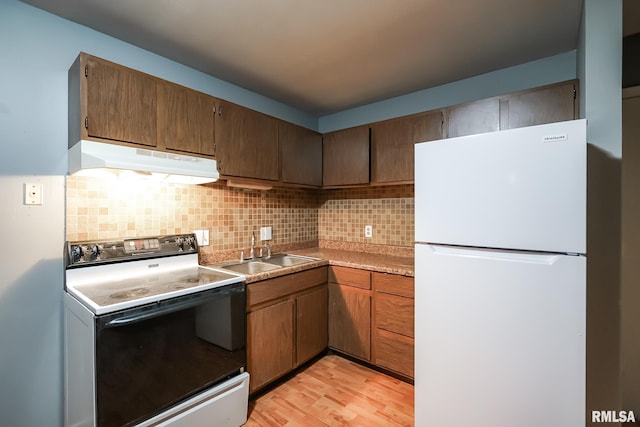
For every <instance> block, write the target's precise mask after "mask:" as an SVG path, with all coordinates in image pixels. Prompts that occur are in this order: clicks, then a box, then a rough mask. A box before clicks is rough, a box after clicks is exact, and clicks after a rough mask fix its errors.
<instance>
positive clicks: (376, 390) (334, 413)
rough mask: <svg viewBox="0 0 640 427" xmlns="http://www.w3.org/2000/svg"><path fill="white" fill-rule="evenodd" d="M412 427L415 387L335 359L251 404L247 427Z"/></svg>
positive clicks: (327, 359)
mask: <svg viewBox="0 0 640 427" xmlns="http://www.w3.org/2000/svg"><path fill="white" fill-rule="evenodd" d="M281 426H287V427H294V426H296V427H297V426H299V427H316V426H317V427H324V426H362V427H376V426H380V427H391V426H413V386H412V385H411V384H407V383H405V382H402V381H400V380H397V379H395V378H392V377H389V376H387V375H384V374H382V373H379V372H376V371H374V370H371V369H369V368H366V367H363V366H361V365H358V364H357V363H354V362H351V361H349V360H347V359H344V358H342V357H340V356H336V355H327V356H325V357H323V358H322V359H320V360H318V361H317V362H316V363H314V364H313V365H311V366H309V367H308V368H306V369H305V370H304V371H301V372H299V373H298V374H296V376H294V377H293V378H291V379H289V380H288V381H287V382H285V383H283V384H281V385H279V386H278V387H277V388H274V389H273V390H270V391H269V392H267V393H265V394H264V395H262V396H259V397H258V398H257V399H252V400H251V401H249V420H248V421H247V423H246V424H245V427H281Z"/></svg>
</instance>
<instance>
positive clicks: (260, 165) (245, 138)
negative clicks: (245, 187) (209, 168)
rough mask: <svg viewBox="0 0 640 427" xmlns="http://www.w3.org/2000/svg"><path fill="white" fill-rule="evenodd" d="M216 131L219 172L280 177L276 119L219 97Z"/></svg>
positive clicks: (244, 176)
mask: <svg viewBox="0 0 640 427" xmlns="http://www.w3.org/2000/svg"><path fill="white" fill-rule="evenodd" d="M215 134H216V136H215V139H216V149H217V151H216V158H217V159H218V170H219V171H220V174H222V175H225V176H230V177H242V178H254V179H262V180H269V181H278V180H279V171H280V166H279V159H278V151H279V150H278V120H277V119H275V118H273V117H270V116H267V115H266V114H262V113H259V112H257V111H253V110H250V109H248V108H244V107H241V106H239V105H236V104H233V103H231V102H228V101H223V100H220V101H219V102H218V109H217V116H216V130H215Z"/></svg>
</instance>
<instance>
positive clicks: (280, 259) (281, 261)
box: [219, 254, 317, 274]
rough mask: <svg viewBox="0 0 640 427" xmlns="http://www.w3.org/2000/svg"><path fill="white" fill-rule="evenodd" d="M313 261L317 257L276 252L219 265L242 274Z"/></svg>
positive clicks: (262, 271)
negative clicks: (269, 255)
mask: <svg viewBox="0 0 640 427" xmlns="http://www.w3.org/2000/svg"><path fill="white" fill-rule="evenodd" d="M311 261H317V259H316V258H309V257H304V256H300V255H289V254H275V255H272V256H271V257H269V258H267V257H265V258H259V259H251V260H245V261H241V262H237V263H231V264H228V263H225V264H222V265H219V267H221V268H224V269H226V270H232V271H235V272H236V273H240V274H257V273H264V272H265V271H270V270H277V269H279V268H283V267H291V266H294V265H300V264H305V263H307V262H311Z"/></svg>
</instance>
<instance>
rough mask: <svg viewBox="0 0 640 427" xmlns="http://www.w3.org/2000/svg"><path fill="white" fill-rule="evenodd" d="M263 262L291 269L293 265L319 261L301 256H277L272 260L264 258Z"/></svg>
mask: <svg viewBox="0 0 640 427" xmlns="http://www.w3.org/2000/svg"><path fill="white" fill-rule="evenodd" d="M262 261H263V262H268V263H269V264H275V265H279V266H281V267H291V266H293V265H299V264H306V263H308V262H311V261H317V260H316V259H315V258H308V257H303V256H300V255H288V254H277V255H272V256H271V258H264V259H263V260H262Z"/></svg>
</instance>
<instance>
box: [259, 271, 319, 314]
mask: <svg viewBox="0 0 640 427" xmlns="http://www.w3.org/2000/svg"><path fill="white" fill-rule="evenodd" d="M323 283H327V267H319V268H314V269H312V270H306V271H302V272H300V273H293V274H288V275H286V276H280V277H276V278H274V279H267V280H263V281H261V282H256V283H251V284H249V285H248V286H247V309H249V308H253V307H254V306H256V305H258V304H262V303H264V302H267V301H271V300H276V299H278V298H283V297H286V296H287V295H291V294H293V293H295V292H300V291H303V290H305V289H309V288H312V287H314V286H318V285H322V284H323Z"/></svg>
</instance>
